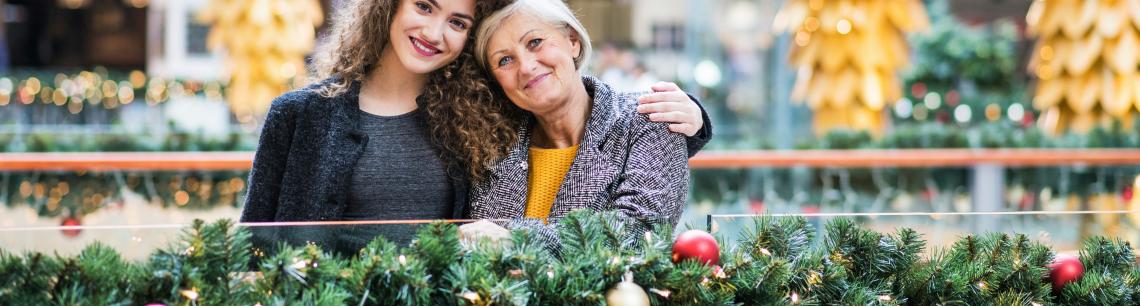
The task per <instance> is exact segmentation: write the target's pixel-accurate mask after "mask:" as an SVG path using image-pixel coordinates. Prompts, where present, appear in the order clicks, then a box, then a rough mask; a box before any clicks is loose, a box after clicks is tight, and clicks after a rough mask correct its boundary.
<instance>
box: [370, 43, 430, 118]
mask: <svg viewBox="0 0 1140 306" xmlns="http://www.w3.org/2000/svg"><path fill="white" fill-rule="evenodd" d="M426 83H427V75H426V74H419V73H415V72H412V71H409V70H408V69H407V68H405V67H404V64H403V63H401V62H400V59H399V58H397V57H396V54H395V53H393V52H391V49H385V50H384V51H383V53H382V54H381V56H380V62H379V63H377V64H376V67H375V68H373V69H372V71H370V72H369V73H368V76H366V77H365V78H364V82H362V83H361V84H360V109H361V110H363V111H365V112H368V113H370V114H375V115H381V116H395V115H400V114H405V113H408V112H411V111H413V110H415V109H416V97H417V96H419V95H420V93H422V92H423V90H424V86H425V84H426Z"/></svg>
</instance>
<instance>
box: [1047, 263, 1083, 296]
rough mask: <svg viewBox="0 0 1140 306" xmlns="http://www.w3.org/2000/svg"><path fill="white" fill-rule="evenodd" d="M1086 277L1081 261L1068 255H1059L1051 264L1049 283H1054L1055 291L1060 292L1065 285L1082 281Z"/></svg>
mask: <svg viewBox="0 0 1140 306" xmlns="http://www.w3.org/2000/svg"><path fill="white" fill-rule="evenodd" d="M1084 275H1085V265H1084V264H1081V259H1080V258H1077V256H1073V255H1068V254H1057V257H1054V258H1053V263H1051V264H1049V281H1050V282H1053V291H1054V292H1059V291H1061V289H1062V288H1065V285H1066V284H1068V283H1071V282H1075V281H1078V280H1080V279H1081V276H1084Z"/></svg>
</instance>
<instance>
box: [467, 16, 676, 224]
mask: <svg viewBox="0 0 1140 306" xmlns="http://www.w3.org/2000/svg"><path fill="white" fill-rule="evenodd" d="M476 35H477V36H476V41H475V57H476V61H477V62H478V63H479V64H480V66H482V67H483V68H484V69H485V70H487V71H488V72H489V73H490V75H492V76H493V77H494V79H495V80H496V81H497V82H496V83H497V85H498V88H497V92H498V93H499V94H500V95H505V96H506V97H507V98H508V99H509V100H510V101H511V102H512V103H513V104H514V105H515V106H517V107H518V108H520V109H521V110H524V111H525V112H520V114H521V116H520V118H519V121H520V122H522V124H521V126H520V130H519V141H518V142H517V143H516V144H515V145H514V146H513V147H512V148H511V149H510V151H509V152H508V153H507V154H508V155H507V157H506V158H505V159H504V160H503V161H502V162H501V163H500V164H498V165H497V166H496V167H495V168H494V169H493V170H492V172H491V177H490V179H489V180H485V181H484V182H482V183H480V184H477V185H476V186H475V187H474V189H473V191H472V195H471V199H472V202H471V207H470V209H471V211H470V217H472V218H480V219H508V218H509V219H516V218H527V219H526V220H525V221H523V222H519V221H512V222H507V223H506V224H507V225H506V226H507V227H509V228H518V227H529V228H534V229H537V230H538V231H539V233H540V234H541V235H542V236H543V237H545V238H547V239H548V240H549V241H550V242H555V241H556V240H557V239H556V236H555V234H554V227H556V226H557V223H558V220H559V219H560V218H562V217H564V216H565V215H566V214H567V213H569V212H570V211H573V210H576V209H591V210H595V211H617V212H618V213H619V214H620V215H621V216H622V218H623V219H624V221H625V223H626V227H627V228H629V229H631V230H632V231H631V232H632V233H637V232H639V231H641V230H648V229H649V228H651V227H653V226H669V227H672V226H675V225H676V222H677V219H678V217H679V216H680V214H681V210H682V208H683V206H684V203H685V199H686V193H687V191H688V175H689V171H688V166H687V165H688V164H687V161H686V159H687V155H686V148H685V138H684V137H683V136H682V135H678V134H675V133H670V132H669V130H668V126H667V125H666V124H661V123H655V122H651V121H650V120H649V119H648V117H647V116H644V115H640V114H638V112H637V109H636V107H637V104H638V103H637V97H636V96H635V95H632V94H628V93H621V92H616V91H614V89H613V88H612V87H610V86H609V85H607V84H605V83H602V82H600V81H598V79H597V78H594V77H592V76H584V75H582V74H581V72H580V71H581V70H580V69H581V68H582V67H583V65H584V63H586V62H587V60H588V59H589V57H590V38H589V35H588V33H586V31H585V29H584V28H583V27H582V24H581V22H579V21H578V20H577V18H575V17H574V15H573V13H571V12H570V10H569V8H567V7H566V5H565V4H563V2H562V1H559V0H518V1H515V2H514V3H513V4H511V5H509V6H507V7H505V8H503V9H501V10H499V11H497V12H495V13H493V14H491V15H490V16H488V17H487V19H485V20H484V23H483V24H482V26H480V28H479V30H478V32H477V34H476ZM461 230H462V232H463V233H464V235H467V236H480V235H486V236H496V235H500V234H501V233H502V232H505V231H506V230H505V229H503V228H501V227H498V225H495V224H493V223H489V222H477V223H473V224H469V225H465V226H464V227H463V228H461ZM554 246H556V244H554Z"/></svg>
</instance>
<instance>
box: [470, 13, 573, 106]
mask: <svg viewBox="0 0 1140 306" xmlns="http://www.w3.org/2000/svg"><path fill="white" fill-rule="evenodd" d="M572 33H573V31H572V30H570V28H569V27H561V26H557V25H553V24H550V23H549V22H545V21H543V20H541V19H539V18H537V17H536V16H533V15H532V14H528V13H526V12H519V13H517V14H514V15H512V16H510V17H507V18H506V19H505V20H504V21H503V24H502V26H501V27H500V28H499V29H498V30H497V31H495V32H494V33H493V34H491V35H492V36H491V38H490V39H489V40H488V44H487V54H483V55H482V56H485V58H486V60H487V63H488V64H487V67H488V69H490V70H491V75H493V76H494V77H495V80H496V81H498V83H499V85H500V86H501V87H502V89H503V91H504V92H505V93H506V95H507V97H508V98H510V100H511V102H513V103H514V104H515V105H517V106H519V108H522V109H524V110H527V111H530V112H533V113H536V114H537V113H545V111H547V110H551V109H556V108H558V107H560V106H561V105H562V104H564V103H566V102H567V101H569V99H570V97H571V94H572V93H571V89H572V88H573V85H575V84H574V83H579V84H580V83H581V82H582V77H581V75H580V74H579V73H578V69H577V68H576V67H575V65H574V59H575V58H576V57H578V56H579V54H581V51H582V49H581V48H582V44H581V43H579V41H578V38H577V36H576V35H573V34H572ZM579 86H580V85H579Z"/></svg>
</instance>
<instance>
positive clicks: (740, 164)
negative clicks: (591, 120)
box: [0, 149, 1140, 171]
mask: <svg viewBox="0 0 1140 306" xmlns="http://www.w3.org/2000/svg"><path fill="white" fill-rule="evenodd" d="M978 164H998V165H1007V166H1061V165H1089V166H1094V165H1101V166H1106V165H1137V166H1140V149H1082V150H1074V149H911V150H794V151H793V150H789V151H732V152H715V151H713V152H702V153H700V154H698V155H697V156H695V157H693V158H692V159H690V160H689V165H690V166H691V167H692V168H694V169H701V168H753V167H776V168H781V167H797V166H803V167H813V168H823V167H843V168H875V167H892V168H894V167H897V168H915V167H965V166H972V165H978ZM252 165H253V152H108V153H0V171H26V170H187V169H193V170H245V169H249V168H250V166H252Z"/></svg>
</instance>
